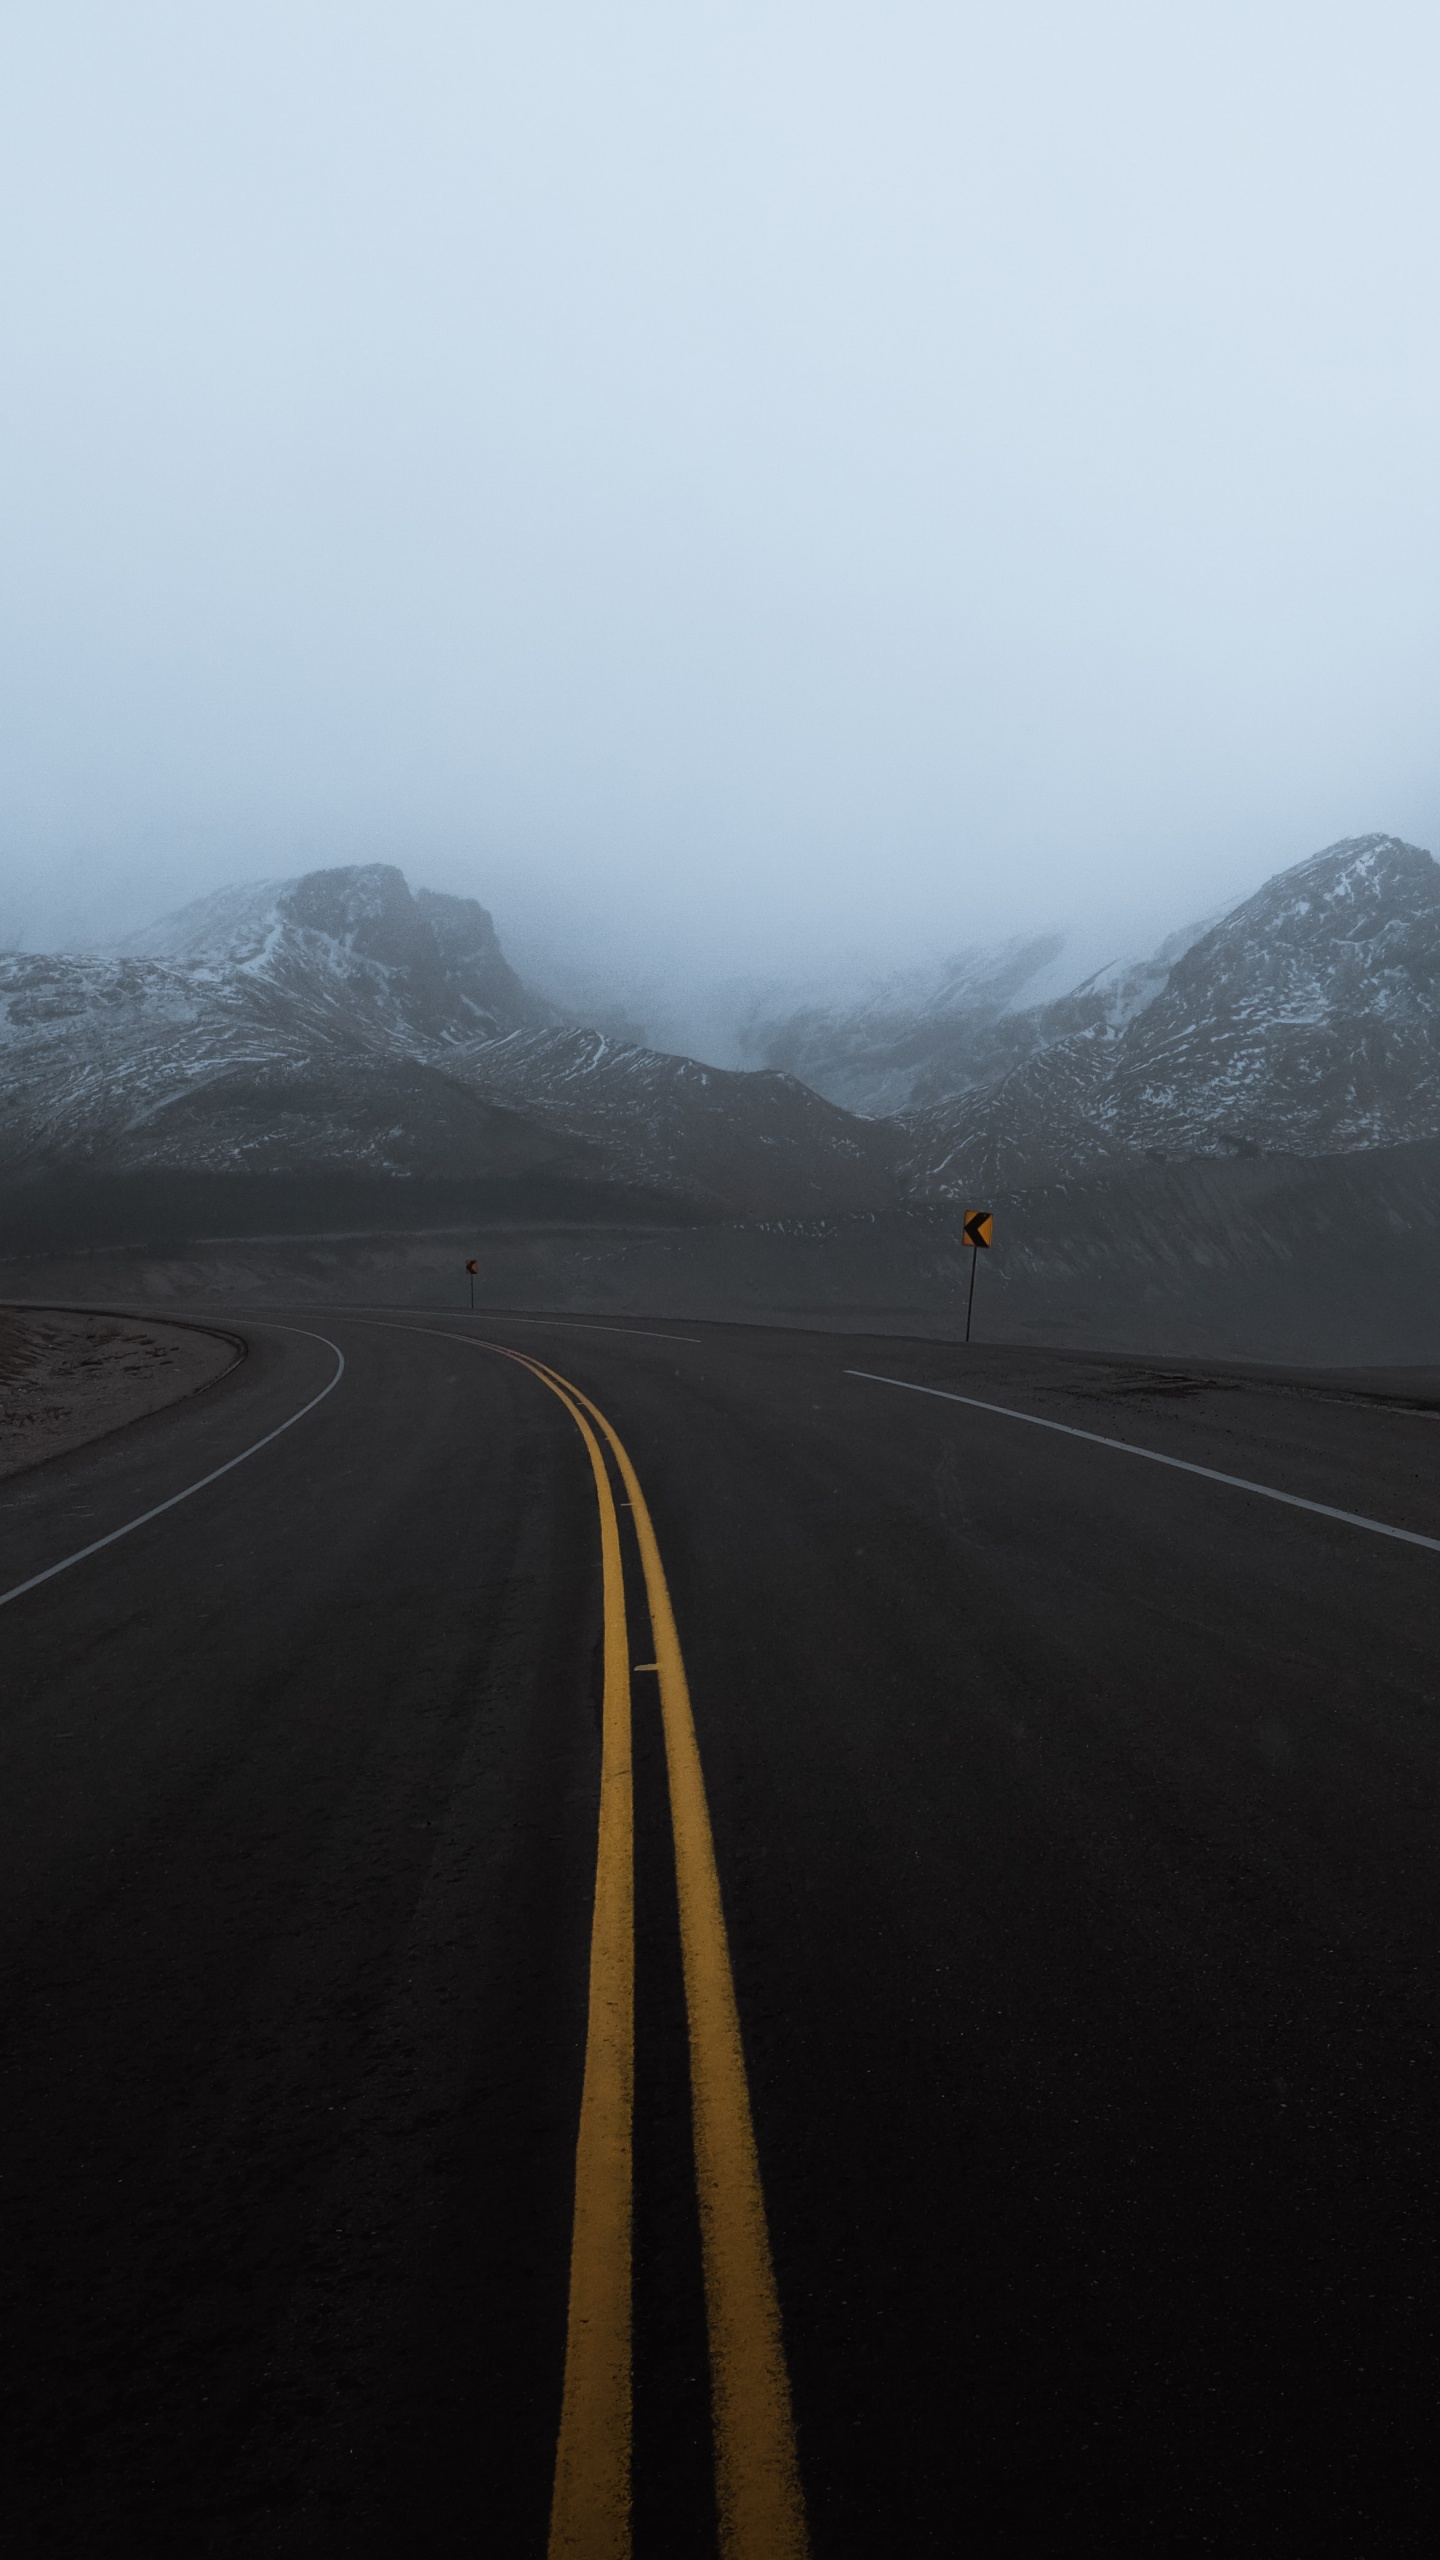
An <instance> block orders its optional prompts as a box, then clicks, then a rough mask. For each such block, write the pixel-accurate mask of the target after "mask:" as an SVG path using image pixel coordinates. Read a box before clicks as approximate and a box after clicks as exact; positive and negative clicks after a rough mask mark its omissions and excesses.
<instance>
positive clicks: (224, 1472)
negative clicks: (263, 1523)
mask: <svg viewBox="0 0 1440 2560" xmlns="http://www.w3.org/2000/svg"><path fill="white" fill-rule="evenodd" d="M273 1330H274V1331H275V1332H276V1333H299V1334H303V1335H304V1337H305V1340H306V1341H307V1342H323V1343H324V1345H325V1348H326V1350H327V1351H333V1352H334V1354H335V1357H336V1359H337V1360H338V1361H339V1363H340V1366H339V1367H338V1369H337V1370H336V1372H335V1375H334V1377H333V1378H331V1379H330V1381H329V1383H328V1385H326V1386H323V1387H322V1388H321V1390H320V1393H319V1394H318V1396H312V1397H311V1399H310V1401H309V1403H308V1404H302V1405H301V1407H300V1410H299V1412H298V1413H292V1414H290V1415H288V1416H287V1418H286V1420H285V1421H284V1422H279V1423H277V1424H276V1426H275V1429H274V1430H273V1431H267V1432H266V1434H265V1437H264V1439H263V1440H252V1441H251V1443H250V1446H249V1448H248V1449H242V1450H241V1452H240V1455H239V1456H238V1458H227V1459H226V1461H225V1464H224V1466H223V1467H212V1468H211V1470H210V1473H209V1474H208V1476H197V1477H196V1480H195V1482H194V1483H193V1484H187V1485H186V1486H185V1487H184V1489H183V1491H182V1492H180V1493H172V1494H171V1495H170V1497H169V1499H168V1501H165V1502H157V1503H156V1504H155V1505H154V1507H153V1509H152V1510H149V1511H142V1512H140V1513H139V1514H138V1516H137V1517H136V1518H135V1519H134V1520H127V1521H126V1522H125V1524H124V1526H123V1528H120V1529H112V1530H111V1531H110V1532H109V1534H108V1536H106V1537H104V1538H92V1540H91V1542H90V1544H89V1546H88V1547H77V1548H76V1550H75V1553H74V1554H73V1556H62V1557H61V1559H60V1561H59V1563H58V1564H47V1566H46V1567H45V1570H44V1572H43V1573H32V1574H31V1576H30V1579H29V1581H28V1582H17V1583H16V1584H15V1587H14V1589H13V1590H11V1591H0V1609H3V1608H5V1607H6V1606H7V1604H8V1603H9V1602H10V1601H11V1600H19V1599H20V1598H21V1597H22V1596H23V1594H24V1593H25V1592H27V1591H34V1590H36V1589H37V1588H38V1586H39V1585H40V1584H41V1583H42V1582H53V1580H54V1578H55V1576H56V1574H57V1573H68V1572H69V1570H70V1567H71V1566H72V1564H83V1563H84V1561H85V1558H86V1557H87V1556H98V1554H99V1553H100V1550H101V1548H102V1547H113V1546H114V1544H115V1541H116V1539H117V1538H128V1537H129V1535H130V1532H131V1530H132V1529H143V1528H144V1526H145V1523H146V1521H147V1520H158V1519H159V1517H160V1514H161V1512H162V1511H173V1510H174V1508H175V1505H176V1503H177V1502H188V1501H189V1499H190V1496H191V1494H192V1493H203V1492H204V1490H205V1487H206V1486H207V1484H215V1483H216V1482H217V1481H218V1480H219V1478H220V1477H221V1476H228V1474H229V1473H230V1470H231V1468H232V1467H243V1465H244V1464H245V1461H246V1459H247V1458H253V1457H255V1456H256V1455H257V1454H258V1452H259V1451H260V1450H261V1449H268V1448H269V1446H270V1443H271V1441H272V1440H278V1439H279V1437H280V1434H281V1432H282V1431H289V1430H291V1429H292V1428H293V1426H294V1425H295V1424H296V1423H297V1422H303V1421H304V1419H305V1416H306V1414H307V1413H313V1412H314V1410H315V1407H316V1406H317V1404H323V1403H324V1401H325V1398H326V1397H327V1396H328V1395H331V1394H333V1393H334V1390H335V1389H336V1387H338V1386H339V1384H340V1381H341V1379H342V1378H343V1377H344V1375H345V1354H344V1352H343V1351H342V1350H341V1348H340V1345H339V1343H338V1342H332V1341H331V1339H330V1336H329V1334H328V1333H311V1331H310V1330H309V1327H308V1326H306V1325H301V1324H277V1325H276V1326H274V1327H273ZM225 1374H226V1375H227V1376H228V1375H229V1372H228V1371H226V1372H225ZM162 1410H163V1408H162Z"/></svg>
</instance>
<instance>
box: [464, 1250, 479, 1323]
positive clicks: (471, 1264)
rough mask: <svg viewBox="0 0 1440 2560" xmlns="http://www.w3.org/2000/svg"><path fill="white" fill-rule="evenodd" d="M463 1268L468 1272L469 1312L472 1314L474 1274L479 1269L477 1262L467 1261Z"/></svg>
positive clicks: (473, 1311) (473, 1306)
mask: <svg viewBox="0 0 1440 2560" xmlns="http://www.w3.org/2000/svg"><path fill="white" fill-rule="evenodd" d="M465 1268H466V1270H467V1271H468V1272H469V1274H470V1313H471V1314H472V1316H473V1314H474V1313H475V1274H476V1272H477V1271H478V1270H479V1268H480V1265H479V1263H478V1262H467V1263H466V1265H465Z"/></svg>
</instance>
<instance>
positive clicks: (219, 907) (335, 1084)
mask: <svg viewBox="0 0 1440 2560" xmlns="http://www.w3.org/2000/svg"><path fill="white" fill-rule="evenodd" d="M142 946H143V947H142ZM0 1062H3V1067H0V1170H3V1171H4V1172H5V1173H7V1174H9V1175H10V1176H12V1177H13V1176H20V1177H29V1178H30V1179H31V1180H38V1179H40V1178H42V1177H44V1176H46V1175H49V1176H56V1175H65V1176H74V1175H75V1174H77V1173H81V1172H85V1173H89V1174H92V1175H98V1176H105V1177H114V1176H118V1175H125V1174H137V1173H145V1174H154V1173H156V1172H165V1173H167V1174H171V1175H184V1174H189V1175H194V1176H206V1177H214V1176H216V1175H218V1174H227V1175H231V1176H244V1177H246V1178H247V1179H253V1178H254V1177H263V1176H269V1177H286V1178H289V1177H293V1176H295V1175H303V1174H305V1173H307V1172H308V1173H313V1174H322V1173H323V1174H327V1175H333V1174H336V1173H339V1172H343V1173H353V1174H363V1175H366V1176H370V1177H375V1178H386V1179H389V1180H397V1179H398V1180H402V1181H403V1180H406V1179H415V1178H417V1177H425V1178H429V1179H437V1178H443V1179H448V1180H452V1181H470V1182H476V1181H480V1182H485V1181H492V1182H493V1181H497V1180H498V1181H512V1180H514V1179H515V1178H516V1177H519V1176H522V1175H526V1176H534V1175H545V1176H547V1177H550V1178H553V1179H554V1180H556V1181H561V1182H563V1183H564V1184H565V1185H566V1186H568V1189H567V1192H566V1197H567V1200H569V1201H570V1202H571V1203H572V1204H573V1200H574V1197H575V1193H576V1186H579V1188H580V1190H581V1191H582V1192H583V1193H584V1194H585V1195H586V1196H588V1198H589V1199H590V1201H591V1202H592V1204H593V1206H594V1208H595V1211H596V1213H597V1214H598V1213H600V1212H601V1211H602V1210H603V1208H604V1205H605V1202H606V1200H607V1198H610V1197H613V1196H615V1195H617V1194H621V1193H623V1195H624V1196H625V1198H626V1200H627V1201H628V1203H629V1204H630V1206H631V1208H632V1209H633V1207H634V1204H635V1203H636V1201H637V1200H638V1201H641V1202H643V1201H644V1199H646V1198H647V1197H648V1198H650V1199H652V1200H653V1201H654V1202H655V1203H656V1204H657V1206H659V1207H661V1208H662V1209H664V1210H665V1211H666V1212H668V1213H673V1212H674V1211H675V1210H676V1209H686V1210H689V1211H690V1212H692V1213H693V1214H696V1215H699V1216H702V1217H705V1216H721V1215H746V1214H756V1213H763V1212H766V1211H772V1210H775V1209H778V1208H782V1207H789V1206H792V1205H802V1206H804V1207H807V1208H811V1209H824V1208H835V1209H847V1208H869V1207H888V1206H890V1205H892V1203H893V1201H894V1200H895V1198H896V1197H897V1196H898V1195H897V1191H896V1185H895V1179H894V1175H893V1172H892V1170H891V1166H892V1163H893V1159H894V1156H895V1153H896V1137H895V1133H894V1132H892V1131H889V1130H888V1129H880V1128H877V1127H876V1126H875V1125H873V1124H864V1123H858V1122H854V1121H851V1120H850V1119H849V1118H848V1117H847V1115H846V1114H845V1113H843V1112H840V1111H837V1110H835V1109H834V1108H833V1106H832V1105H830V1104H828V1103H826V1102H825V1101H823V1100H822V1099H821V1098H820V1097H819V1096H818V1095H816V1094H813V1093H811V1092H810V1091H809V1089H808V1088H807V1087H806V1086H804V1085H802V1084H799V1083H797V1082H796V1081H795V1080H794V1079H793V1078H789V1077H785V1076H779V1075H771V1074H758V1075H747V1074H735V1073H726V1072H725V1071H723V1070H719V1069H714V1068H706V1067H702V1066H699V1065H697V1064H696V1063H695V1062H694V1061H693V1060H689V1059H681V1058H671V1057H666V1056H663V1055H661V1054H659V1053H657V1052H654V1051H648V1050H644V1049H641V1048H638V1047H635V1046H633V1045H631V1044H627V1043H624V1042H619V1043H617V1042H607V1041H605V1040H603V1039H601V1038H599V1036H598V1035H594V1034H587V1033H577V1032H573V1031H566V1030H564V1029H562V1028H561V1027H559V1026H557V1025H556V1024H555V1023H554V1019H553V1015H552V1014H551V1010H550V1008H549V1007H548V1006H547V1005H546V1004H545V1002H544V1000H543V999H542V998H540V997H538V996H537V995H535V994H534V992H533V991H532V990H530V989H528V988H527V987H525V986H524V985H523V984H522V982H521V981H520V979H519V978H518V977H516V975H515V973H514V972H513V970H511V969H510V967H509V965H508V963H507V962H506V960H505V958H504V954H503V952H502V951H501V949H500V945H499V942H498V939H497V937H496V934H495V930H494V925H493V923H492V921H491V918H490V917H489V915H488V914H487V913H486V911H485V909H484V908H482V907H480V906H479V905H478V904H477V903H476V902H475V901H474V900H470V899H461V898H452V897H443V896H439V895H437V894H435V893H434V892H430V891H426V890H421V891H419V892H412V891H411V889H410V888H409V886H408V884H407V882H406V881H405V878H404V876H403V874H402V873H401V872H400V871H399V870H397V869H396V868H395V867H394V866H393V865H389V864H380V863H376V864H367V865H359V866H352V867H344V868H339V869H332V870H327V871H320V872H311V873H308V874H306V875H304V876H303V877H301V878H300V879H298V880H295V881H287V882H279V883H276V882H268V883H262V884H260V885H259V886H258V887H256V888H254V889H249V890H240V891H226V892H222V893H221V894H220V895H219V896H218V897H215V898H208V899H203V900H200V901H198V902H197V903H196V904H195V905H194V906H192V907H189V908H187V909H185V910H183V911H182V912H181V913H180V914H179V915H177V916H173V917H170V918H167V919H165V920H164V921H163V922H162V923H161V924H160V925H159V926H157V927H153V928H151V929H150V931H149V932H148V933H146V934H143V935H136V936H132V937H131V938H130V941H129V944H128V947H126V948H124V949H123V950H121V951H118V952H117V953H115V954H114V955H113V956H109V957H101V958H87V957H82V958H75V957H69V956H65V955H31V954H12V955H9V956H7V957H4V958H0Z"/></svg>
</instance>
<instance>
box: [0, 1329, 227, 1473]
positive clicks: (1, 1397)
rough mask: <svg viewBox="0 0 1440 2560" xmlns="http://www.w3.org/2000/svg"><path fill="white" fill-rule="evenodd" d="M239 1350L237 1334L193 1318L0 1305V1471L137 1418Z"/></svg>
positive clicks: (216, 1372)
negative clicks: (182, 1321)
mask: <svg viewBox="0 0 1440 2560" xmlns="http://www.w3.org/2000/svg"><path fill="white" fill-rule="evenodd" d="M238 1357H239V1351H238V1346H237V1345H236V1344H235V1343H233V1342H231V1341H228V1340H226V1338H225V1337H224V1336H223V1335H221V1334H216V1333H203V1332H201V1331H199V1330H198V1329H197V1328H195V1327H193V1326H190V1325H173V1324H151V1323H149V1322H148V1321H140V1320H139V1319H137V1318H134V1317H130V1316H112V1315H103V1314H99V1313H85V1312H80V1311H77V1310H72V1309H66V1308H58V1307H55V1308H51V1307H46V1308H0V1476H8V1475H13V1474H14V1473H15V1472H16V1470H17V1468H20V1467H29V1466H34V1465H35V1464H36V1463H37V1462H38V1461H39V1460H40V1459H41V1458H53V1457H58V1456H59V1454H60V1453H61V1451H62V1450H65V1449H78V1448H79V1447H80V1446H81V1445H82V1444H83V1442H85V1441H87V1440H98V1439H99V1438H100V1437H101V1435H102V1434H103V1433H104V1432H107V1431H116V1430H118V1429H119V1427H120V1425H121V1424H122V1423H125V1422H138V1421H139V1419H140V1417H141V1415H142V1414H146V1413H154V1412H156V1411H158V1409H159V1407H160V1406H161V1405H167V1404H174V1403H175V1401H176V1400H177V1398H178V1397H180V1396H188V1395H191V1394H193V1392H194V1390H195V1389H196V1388H197V1387H204V1386H208V1385H209V1384H210V1381H211V1379H212V1378H218V1377H220V1376H222V1375H223V1373H224V1371H225V1370H227V1369H229V1368H231V1367H233V1365H234V1362H235V1360H236V1359H237V1358H238Z"/></svg>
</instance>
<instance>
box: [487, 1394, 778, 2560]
mask: <svg viewBox="0 0 1440 2560" xmlns="http://www.w3.org/2000/svg"><path fill="white" fill-rule="evenodd" d="M493 1347H494V1348H496V1349H499V1348H500V1347H501V1346H499V1345H498V1344H497V1345H495V1346H493ZM507 1356H509V1357H510V1358H515V1357H516V1356H517V1355H516V1354H514V1353H510V1354H508V1355H507ZM524 1365H525V1366H526V1367H527V1368H531V1369H533V1370H534V1371H535V1372H536V1374H537V1375H538V1376H540V1377H542V1378H543V1379H544V1381H545V1383H546V1385H547V1386H549V1387H550V1388H552V1390H553V1391H554V1392H555V1393H556V1394H560V1393H561V1392H562V1391H563V1392H564V1393H565V1394H566V1396H567V1397H570V1398H573V1399H574V1402H575V1404H577V1405H580V1406H583V1407H584V1410H585V1412H586V1413H588V1414H589V1415H590V1416H591V1418H592V1419H593V1420H594V1421H595V1422H596V1423H597V1424H598V1425H599V1427H600V1430H601V1431H602V1432H603V1434H604V1436H605V1438H606V1440H607V1441H608V1442H609V1444H610V1447H611V1449H612V1451H613V1452H614V1456H615V1461H616V1464H617V1465H618V1467H619V1469H620V1474H621V1477H622V1480H623V1482H624V1485H625V1490H626V1493H627V1494H628V1495H629V1498H630V1504H631V1508H632V1510H633V1512H634V1516H635V1530H636V1535H637V1538H638V1540H639V1546H640V1561H641V1565H642V1568H643V1570H644V1575H645V1591H646V1597H647V1599H648V1602H649V1608H650V1624H651V1628H652V1630H653V1633H654V1638H655V1658H656V1664H657V1668H658V1670H659V1675H660V1715H661V1722H662V1725H663V1728H664V1733H665V1761H666V1767H667V1770H668V1773H669V1780H670V1820H671V1827H672V1829H673V1832H674V1838H675V1881H676V1888H677V1895H678V1900H679V1906H680V1945H681V1960H682V1964H683V1968H684V1976H685V2006H686V2012H687V2015H688V2019H689V2028H690V2091H691V2106H692V2113H693V2117H694V2125H695V2177H696V2186H697V2189H698V2194H699V2203H700V2230H701V2242H702V2247H703V2253H704V2264H705V2306H706V2317H707V2322H708V2327H709V2334H710V2372H711V2387H712V2395H713V2404H714V2425H715V2479H716V2493H717V2503H718V2507H719V2514H720V2548H721V2551H722V2553H723V2555H724V2560H803V2555H804V2554H805V2552H806V2551H807V2549H808V2540H807V2535H806V2529H805V2504H804V2496H803V2492H802V2490H801V2486H800V2466H799V2462H798V2459H797V2456H796V2450H795V2424H794V2418H793V2415H792V2411H791V2405H790V2379H789V2374H788V2372H787V2370H786V2364H785V2347H784V2340H783V2337H782V2333H781V2326H780V2301H779V2295H778V2293H777V2291H776V2285H775V2269H774V2263H773V2260H772V2258H771V2253H770V2236H769V2231H768V2228H767V2224H766V2218H765V2197H764V2191H763V2188H762V2186H761V2183H760V2162H759V2157H758V2154H757V2152H756V2147H755V2127H754V2122H753V2119H752V2117H751V2112H750V2092H749V2087H748V2084H747V2081H746V2076H745V2056H744V2049H743V2046H742V2044H741V2039H740V2014H739V2010H738V2008H737V2005H736V2000H735V1982H734V1976H733V1974H732V1971H731V1966H730V1947H729V1940H728V1937H727V1934H726V1929H725V1913H724V1907H723V1905H722V1903H721V1899H720V1878H719V1875H718V1873H717V1870H716V1865H715V1843H714V1837H713V1834H712V1832H711V1828H710V1811H709V1806H708V1804H707V1802H706V1796H705V1778H704V1772H703V1770H702V1768H701V1765H700V1747H699V1743H698V1741H697V1738H696V1733H695V1718H694V1714H693V1712H692V1710H691V1705H690V1689H689V1683H688V1681H687V1680H686V1677H685V1663H684V1658H683V1656H682V1654H681V1651H680V1638H679V1635H678V1632H677V1630H676V1626H675V1613H674V1611H673V1609H672V1607H671V1605H670V1591H669V1586H668V1584H667V1582H666V1579H665V1569H664V1566H663V1565H662V1563H661V1561H660V1549H659V1545H658V1543H657V1540H656V1537H655V1530H654V1525H653V1523H652V1521H651V1518H650V1512H649V1507H648V1505H647V1503H646V1500H645V1497H644V1494H643V1493H642V1492H641V1490H640V1481H639V1478H638V1477H637V1475H636V1473H635V1469H634V1467H633V1466H632V1465H631V1463H630V1458H629V1454H628V1452H627V1451H626V1449H625V1446H624V1443H623V1442H622V1441H621V1439H620V1437H619V1435H618V1433H617V1432H616V1431H615V1430H614V1429H613V1427H612V1426H611V1424H610V1423H609V1422H608V1421H607V1420H606V1418H605V1415H604V1414H603V1413H601V1411H600V1410H599V1407H598V1406H596V1405H594V1404H592V1403H591V1401H590V1399H589V1397H588V1396H586V1395H583V1394H582V1393H581V1391H580V1389H579V1388H578V1387H577V1386H575V1385H573V1383H572V1382H571V1381H570V1380H569V1379H564V1380H562V1379H561V1377H560V1375H559V1372H558V1371H555V1370H551V1369H548V1368H547V1367H546V1366H545V1364H544V1363H543V1362H541V1361H538V1360H526V1361H525V1363H524ZM552 2550H553V2544H552Z"/></svg>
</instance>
